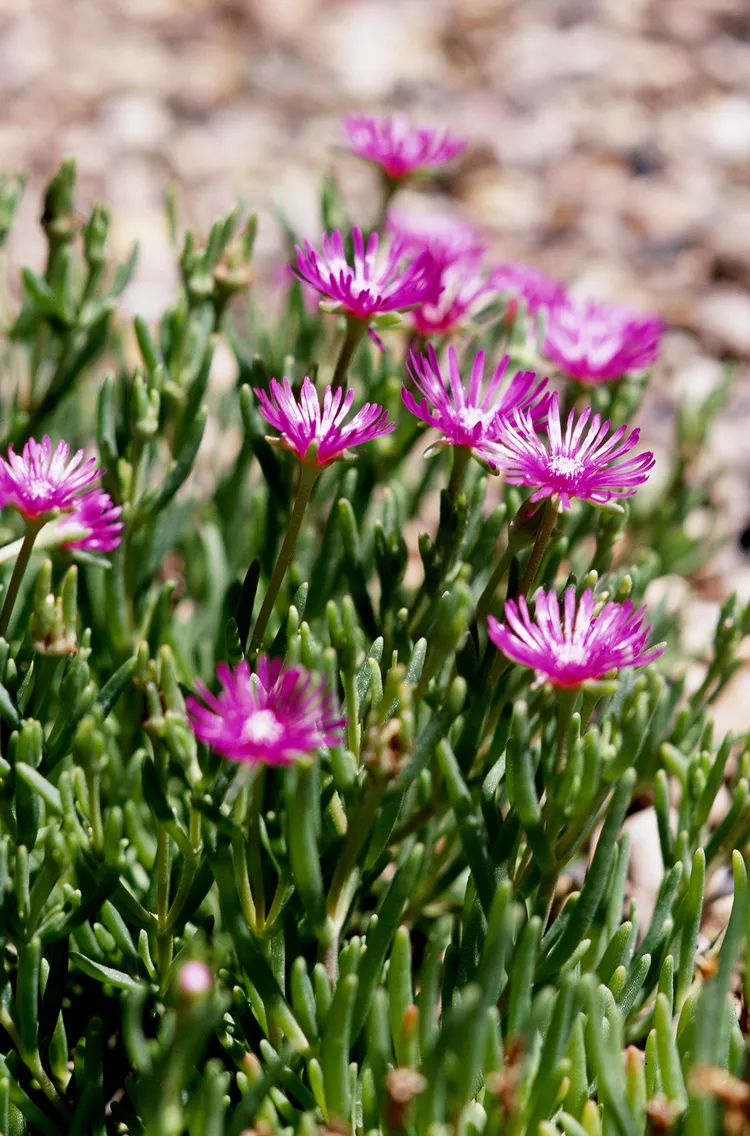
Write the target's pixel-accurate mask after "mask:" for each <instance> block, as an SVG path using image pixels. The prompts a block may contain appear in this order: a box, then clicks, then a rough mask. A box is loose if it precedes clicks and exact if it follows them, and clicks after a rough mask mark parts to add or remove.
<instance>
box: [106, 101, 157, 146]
mask: <svg viewBox="0 0 750 1136" xmlns="http://www.w3.org/2000/svg"><path fill="white" fill-rule="evenodd" d="M171 124H172V119H171V115H170V114H169V111H168V110H167V108H166V107H165V106H164V104H163V103H162V102H160V101H159V100H158V99H155V98H153V97H151V96H149V95H147V94H141V93H139V92H133V93H131V94H126V95H121V96H119V97H117V98H113V99H110V100H109V102H107V103H105V104H104V106H103V108H102V113H101V131H102V135H103V138H104V141H105V143H106V144H107V146H108V147H109V148H111V149H113V150H115V151H117V150H121V149H122V150H155V149H158V148H159V147H160V146H161V145H162V143H163V142H164V139H165V138H166V136H167V134H168V133H169V130H170V127H171Z"/></svg>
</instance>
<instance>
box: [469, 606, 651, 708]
mask: <svg viewBox="0 0 750 1136" xmlns="http://www.w3.org/2000/svg"><path fill="white" fill-rule="evenodd" d="M534 606H535V615H534V617H533V618H532V615H531V613H530V611H529V606H528V604H527V603H526V600H525V598H524V597H523V596H521V597H520V599H519V600H518V602H517V603H516V602H515V601H514V600H508V601H507V603H506V604H505V619H506V623H505V624H502V623H500V622H499V621H498V620H497V619H495V617H494V616H490V617H489V636H490V639H491V640H492V642H493V643H494V644H495V646H496V647H497V649H498V650H499V651H502V653H503V654H504V655H506V656H507V657H508V658H509V659H511V660H512V661H513V662H516V663H519V664H520V665H521V666H523V667H529V668H530V669H531V670H533V671H534V672H535V673H536V678H537V680H538V681H539V682H548V683H550V684H551V685H552V686H558V687H563V688H568V689H572V688H575V687H579V686H582V685H583V684H584V683H586V682H593V681H596V680H598V679H601V678H604V676H605V675H608V674H610V673H611V672H613V671H619V670H620V669H621V668H622V667H642V666H645V665H646V664H647V663H652V662H653V661H654V659H657V658H658V657H659V655H661V654H662V652H663V650H664V648H663V647H661V646H659V647H652V648H650V649H647V647H646V641H647V639H648V636H649V633H650V631H651V627H649V626H648V625H645V626H644V622H643V621H644V618H645V614H646V609H645V607H642V608H639V609H638V610H637V611H635V610H634V609H633V605H632V603H631V602H630V601H629V600H626V601H625V603H614V602H609V603H605V604H604V605H603V607H602V608H601V610H600V611H599V612H598V613H597V614H595V612H596V607H597V599H596V597H595V596H594V593H593V592H592V591H591V590H590V589H589V590H587V591H585V592H584V593H583V595H582V596H581V599H580V601H579V602H578V603H577V602H576V590H575V588H574V587H570V588H568V589H567V590H566V592H565V597H564V600H563V611H562V613H561V612H560V602H559V600H558V598H557V593H556V592H554V591H550V592H545V591H544V590H543V589H542V588H540V589H539V591H538V592H537V594H536V597H535V601H534Z"/></svg>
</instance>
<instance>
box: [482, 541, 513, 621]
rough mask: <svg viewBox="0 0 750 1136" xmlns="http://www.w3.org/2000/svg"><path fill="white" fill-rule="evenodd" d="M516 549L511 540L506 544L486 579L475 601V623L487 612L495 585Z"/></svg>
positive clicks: (503, 574) (495, 588) (504, 572)
mask: <svg viewBox="0 0 750 1136" xmlns="http://www.w3.org/2000/svg"><path fill="white" fill-rule="evenodd" d="M517 551H518V549H517V548H516V547H515V546H514V544H513V542H512V541H511V542H510V543H509V544H508V547H507V548H506V550H505V552H504V553H503V554H502V556H501V557H500V559H499V560H498V562H497V567H496V568H495V571H494V572H493V573H492V575H491V576H490V578H489V580H488V581H487V587H486V588H485V589H484V591H483V592H482V594H481V596H480V597H479V599H478V601H477V613H476V616H475V619H476V622H477V623H480V622H481V620H483V619H484V617H485V616H486V615H487V614H488V612H489V610H490V605H491V604H492V597H493V596H494V594H495V592H496V591H497V586H498V584H499V583H500V581H501V580H502V579H503V577H504V576H505V574H506V573H507V571H508V568H509V567H510V562H511V560H512V559H513V557H514V556H515V554H516V552H517Z"/></svg>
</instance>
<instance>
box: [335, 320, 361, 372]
mask: <svg viewBox="0 0 750 1136" xmlns="http://www.w3.org/2000/svg"><path fill="white" fill-rule="evenodd" d="M366 328H367V323H366V321H365V320H362V319H356V318H355V317H354V316H347V318H346V332H345V334H344V339H343V341H342V344H341V350H340V351H339V357H338V359H337V360H336V367H335V368H334V372H333V378H332V379H331V387H332V389H333V390H334V391H337V390H338V389H339V387H343V386H344V385H345V383H346V376H347V374H348V372H349V364H350V363H351V361H352V358H353V356H354V352H355V351H356V350H357V348H358V347H359V343H360V340H361V339H362V336H363V335H364V334H365V330H366Z"/></svg>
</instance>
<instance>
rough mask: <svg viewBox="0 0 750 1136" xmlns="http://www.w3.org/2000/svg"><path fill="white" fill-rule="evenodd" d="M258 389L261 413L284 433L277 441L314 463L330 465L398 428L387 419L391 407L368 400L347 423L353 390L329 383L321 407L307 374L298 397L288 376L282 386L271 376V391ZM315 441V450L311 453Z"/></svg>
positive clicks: (301, 459)
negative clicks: (334, 387)
mask: <svg viewBox="0 0 750 1136" xmlns="http://www.w3.org/2000/svg"><path fill="white" fill-rule="evenodd" d="M255 393H256V395H257V396H258V399H259V400H260V412H261V414H262V415H263V417H264V418H265V420H266V421H267V422H269V423H270V424H271V426H273V427H274V429H276V430H278V431H279V433H280V434H281V438H279V439H278V440H277V441H278V442H279V443H280V444H281V445H282V446H283V447H284V448H285V449H287V450H291V451H292V452H293V453H295V454H296V455H297V457H298V458H299V459H300V461H307V462H309V463H310V464H311V465H318V466H324V465H330V463H331V462H334V461H337V459H339V458H341V457H344V456H346V451H347V450H348V449H350V448H351V447H352V446H361V445H362V444H363V443H364V442H371V441H372V439H373V438H378V437H380V435H381V434H390V433H391V431H392V430H395V429H396V424H395V422H390V421H388V411H387V410H385V409H384V408H383V407H382V406H378V405H377V403H369V402H366V403H365V404H364V406H362V407H360V409H359V410H358V411H357V413H356V414H355V415H354V417H353V418H352V419H351V421H350V422H347V423H345V422H344V419H345V418H346V416H347V414H348V413H349V411H350V410H351V407H352V402H353V401H354V391H353V390H349V391H347V392H346V394H344V391H343V390H342V389H341V388H339V389H338V390H337V391H336V392H335V393H334V391H333V390H332V389H331V387H330V386H328V387H326V390H325V394H324V395H323V408H322V410H321V406H320V398H319V396H318V392H317V391H316V389H315V387H314V386H313V384H312V382H311V381H310V379H309V378H307V377H305V381H304V382H303V384H302V390H301V392H300V395H299V401H296V400H295V397H294V392H293V391H292V384H291V383H290V382H289V379H286V378H285V379H284V385H283V386H282V385H281V383H279V382H277V380H276V379H271V393H270V395H269V394H267V393H266V392H265V391H263V390H258V389H257V388H256V389H255ZM313 442H314V443H315V448H314V451H313V453H312V454H311V455H309V456H308V450H309V449H310V445H311V444H312V443H313Z"/></svg>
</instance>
